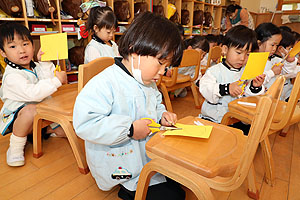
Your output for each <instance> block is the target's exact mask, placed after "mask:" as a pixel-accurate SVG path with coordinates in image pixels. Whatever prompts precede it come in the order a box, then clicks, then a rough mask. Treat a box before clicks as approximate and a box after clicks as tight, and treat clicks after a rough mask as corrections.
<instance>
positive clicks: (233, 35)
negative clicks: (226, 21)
mask: <svg viewBox="0 0 300 200" xmlns="http://www.w3.org/2000/svg"><path fill="white" fill-rule="evenodd" d="M223 45H226V46H227V47H228V48H230V47H235V48H244V47H245V46H246V49H247V50H251V51H253V50H254V49H257V47H258V46H257V39H256V35H255V32H254V31H253V30H251V29H249V28H248V27H246V26H244V25H237V26H235V27H233V28H231V29H229V31H228V32H227V34H226V35H225V37H224V40H223Z"/></svg>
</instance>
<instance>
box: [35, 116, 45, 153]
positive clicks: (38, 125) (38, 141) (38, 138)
mask: <svg viewBox="0 0 300 200" xmlns="http://www.w3.org/2000/svg"><path fill="white" fill-rule="evenodd" d="M42 121H43V120H42V119H41V118H40V116H39V114H36V116H35V117H34V121H33V136H32V137H33V157H34V158H39V157H41V156H42V155H43V152H42V133H41V132H42V123H43V122H42Z"/></svg>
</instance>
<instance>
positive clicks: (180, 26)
mask: <svg viewBox="0 0 300 200" xmlns="http://www.w3.org/2000/svg"><path fill="white" fill-rule="evenodd" d="M176 26H177V28H178V30H179V34H180V35H181V36H182V37H184V28H183V26H182V25H181V24H179V23H176Z"/></svg>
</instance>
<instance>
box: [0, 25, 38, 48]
mask: <svg viewBox="0 0 300 200" xmlns="http://www.w3.org/2000/svg"><path fill="white" fill-rule="evenodd" d="M15 34H16V35H19V36H20V37H21V38H22V40H29V41H30V42H31V43H32V44H33V40H32V37H31V35H30V31H29V30H28V29H27V28H26V27H25V26H24V25H22V24H20V23H17V22H4V23H3V24H1V25H0V49H1V50H2V51H4V47H3V46H4V42H5V41H13V40H14V36H15Z"/></svg>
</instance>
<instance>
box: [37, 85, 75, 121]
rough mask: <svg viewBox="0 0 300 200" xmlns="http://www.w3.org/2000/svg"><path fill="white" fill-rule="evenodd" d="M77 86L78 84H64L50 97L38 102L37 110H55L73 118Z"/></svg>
mask: <svg viewBox="0 0 300 200" xmlns="http://www.w3.org/2000/svg"><path fill="white" fill-rule="evenodd" d="M77 87H78V85H77V84H66V85H62V86H61V87H60V88H58V90H57V91H56V92H55V93H54V94H53V95H51V97H50V98H47V99H45V100H44V101H42V102H40V103H38V104H37V106H36V110H37V112H43V111H47V112H55V113H59V114H63V115H65V116H67V117H70V118H72V117H73V107H74V103H75V100H76V97H77Z"/></svg>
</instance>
